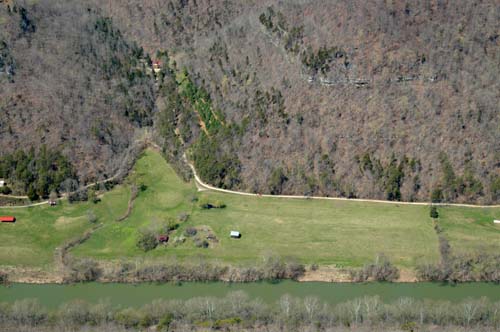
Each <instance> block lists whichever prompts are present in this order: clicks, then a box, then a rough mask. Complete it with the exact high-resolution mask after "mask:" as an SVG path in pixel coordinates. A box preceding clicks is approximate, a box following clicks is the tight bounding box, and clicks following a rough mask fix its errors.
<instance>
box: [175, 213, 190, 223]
mask: <svg viewBox="0 0 500 332" xmlns="http://www.w3.org/2000/svg"><path fill="white" fill-rule="evenodd" d="M188 219H189V214H188V213H187V212H181V213H179V215H178V216H177V220H179V221H180V222H186V221H188Z"/></svg>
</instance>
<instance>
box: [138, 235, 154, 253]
mask: <svg viewBox="0 0 500 332" xmlns="http://www.w3.org/2000/svg"><path fill="white" fill-rule="evenodd" d="M136 245H137V247H138V248H139V249H141V250H143V251H144V252H148V251H150V250H153V249H155V248H156V247H157V246H158V239H157V238H156V236H155V234H154V233H153V232H151V231H142V232H140V234H139V237H138V238H137V243H136Z"/></svg>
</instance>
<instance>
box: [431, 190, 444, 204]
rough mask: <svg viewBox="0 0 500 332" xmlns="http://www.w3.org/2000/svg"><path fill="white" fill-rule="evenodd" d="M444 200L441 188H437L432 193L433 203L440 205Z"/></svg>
mask: <svg viewBox="0 0 500 332" xmlns="http://www.w3.org/2000/svg"><path fill="white" fill-rule="evenodd" d="M442 200H443V191H442V190H441V188H436V189H434V190H433V191H432V192H431V202H432V203H440V202H441V201H442Z"/></svg>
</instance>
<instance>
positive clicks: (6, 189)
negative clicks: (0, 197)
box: [2, 186, 12, 195]
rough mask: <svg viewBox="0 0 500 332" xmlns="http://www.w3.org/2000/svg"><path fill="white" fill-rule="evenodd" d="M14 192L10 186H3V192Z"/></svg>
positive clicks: (5, 193)
mask: <svg viewBox="0 0 500 332" xmlns="http://www.w3.org/2000/svg"><path fill="white" fill-rule="evenodd" d="M11 193H12V189H10V187H9V186H3V187H2V194H4V195H10V194H11Z"/></svg>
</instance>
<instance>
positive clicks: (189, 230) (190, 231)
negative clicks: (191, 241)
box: [184, 227, 198, 237]
mask: <svg viewBox="0 0 500 332" xmlns="http://www.w3.org/2000/svg"><path fill="white" fill-rule="evenodd" d="M196 233H198V231H197V230H196V228H194V227H189V228H186V230H185V231H184V234H185V235H186V236H188V237H189V236H195V235H196Z"/></svg>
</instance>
